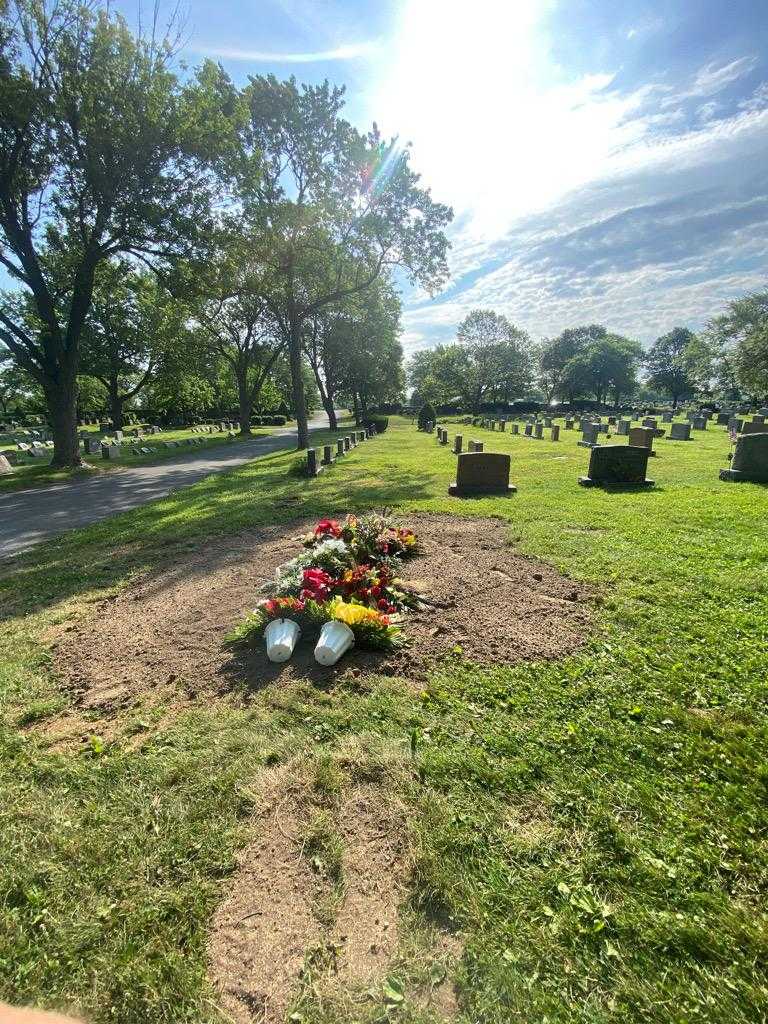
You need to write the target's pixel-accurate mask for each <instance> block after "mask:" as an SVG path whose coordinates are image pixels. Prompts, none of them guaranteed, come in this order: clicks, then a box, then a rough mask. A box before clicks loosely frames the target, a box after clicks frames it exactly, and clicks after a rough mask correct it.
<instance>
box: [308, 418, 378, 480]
mask: <svg viewBox="0 0 768 1024" xmlns="http://www.w3.org/2000/svg"><path fill="white" fill-rule="evenodd" d="M375 434H376V427H375V426H373V424H370V425H369V426H367V427H366V428H365V430H355V431H353V433H351V434H347V435H345V436H344V437H339V438H337V439H336V452H335V454H334V450H333V449H334V446H333V445H332V444H326V445H323V449H322V455H321V454H320V449H319V448H308V449H307V476H317V475H318V474H319V473H322V471H323V470H324V469H325V467H326V466H331V465H333V463H334V462H335V461H336V459H341V458H343V456H344V455H346V454H347V452H348V451H350V450H351V449H352V448H357V446H358V445H359V444H362V443H363V441H366V440H367V439H368V438H369V437H373V436H374V435H375Z"/></svg>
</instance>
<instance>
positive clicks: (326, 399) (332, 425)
mask: <svg viewBox="0 0 768 1024" xmlns="http://www.w3.org/2000/svg"><path fill="white" fill-rule="evenodd" d="M320 397H321V399H322V402H323V408H324V409H325V414H326V416H327V417H328V427H329V429H330V430H338V429H339V421H338V419H337V418H336V410H335V409H334V407H333V399H332V398H331V397H330V395H323V394H322V393H321V395H320Z"/></svg>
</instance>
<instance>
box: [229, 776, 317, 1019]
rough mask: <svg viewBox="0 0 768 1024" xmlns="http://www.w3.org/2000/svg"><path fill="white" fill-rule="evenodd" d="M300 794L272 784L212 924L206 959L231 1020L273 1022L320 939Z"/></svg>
mask: <svg viewBox="0 0 768 1024" xmlns="http://www.w3.org/2000/svg"><path fill="white" fill-rule="evenodd" d="M302 827H303V825H302V808H301V796H300V795H299V794H297V793H296V792H292V791H291V790H290V789H286V788H285V786H284V785H280V784H276V785H275V786H274V787H271V790H270V791H269V792H268V793H267V795H266V800H265V806H264V808H263V810H262V812H261V814H260V815H259V816H258V818H257V819H256V821H255V823H254V831H255V833H256V838H255V840H254V841H253V842H252V843H251V844H250V845H249V846H247V847H246V848H245V849H244V850H243V851H242V853H241V855H240V858H239V863H238V870H237V873H236V876H235V882H234V884H233V886H232V887H231V889H230V891H229V893H228V895H227V896H226V898H225V899H224V902H223V903H222V904H221V905H220V906H219V908H218V909H217V911H216V913H215V914H214V917H213V921H212V922H211V932H210V941H209V962H210V969H211V975H212V977H213V980H214V982H215V984H216V988H217V990H218V992H219V998H220V1001H221V1005H222V1007H223V1008H224V1009H225V1010H226V1011H227V1013H228V1014H229V1015H230V1016H231V1018H232V1019H233V1020H234V1021H237V1022H243V1024H247V1022H252V1021H258V1022H259V1024H278V1022H281V1021H284V1020H285V1016H286V1012H287V1010H288V1007H289V1006H290V1004H291V1001H292V1000H293V999H294V998H295V996H296V994H297V991H298V988H299V981H300V976H301V972H302V969H303V967H304V962H305V955H306V952H307V950H308V949H310V948H311V947H312V946H313V945H316V944H317V943H319V942H320V939H321V936H322V929H321V927H320V924H319V923H318V921H317V920H316V918H315V917H314V915H313V912H312V902H313V898H314V895H315V891H316V889H317V886H318V880H317V878H316V876H315V875H314V874H313V872H312V871H311V869H310V867H309V864H308V863H307V861H306V859H304V858H303V857H302V856H301V850H300V846H299V841H300V836H301V831H302Z"/></svg>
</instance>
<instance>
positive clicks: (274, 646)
mask: <svg viewBox="0 0 768 1024" xmlns="http://www.w3.org/2000/svg"><path fill="white" fill-rule="evenodd" d="M300 635H301V630H300V629H299V624H298V622H294V621H293V619H273V620H272V621H271V622H270V623H269V624H268V625H267V627H266V629H265V630H264V640H265V642H266V645H267V657H268V658H269V660H270V661H288V659H289V658H290V656H291V655H292V654H293V649H294V647H295V646H296V641H297V640H298V639H299V636H300Z"/></svg>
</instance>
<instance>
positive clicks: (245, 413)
mask: <svg viewBox="0 0 768 1024" xmlns="http://www.w3.org/2000/svg"><path fill="white" fill-rule="evenodd" d="M235 377H236V379H237V407H238V412H237V418H238V420H239V422H240V436H241V437H250V436H251V413H252V411H253V399H252V398H251V395H250V393H249V390H248V378H247V376H246V373H245V372H242V371H240V370H237V371H236V372H235Z"/></svg>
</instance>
